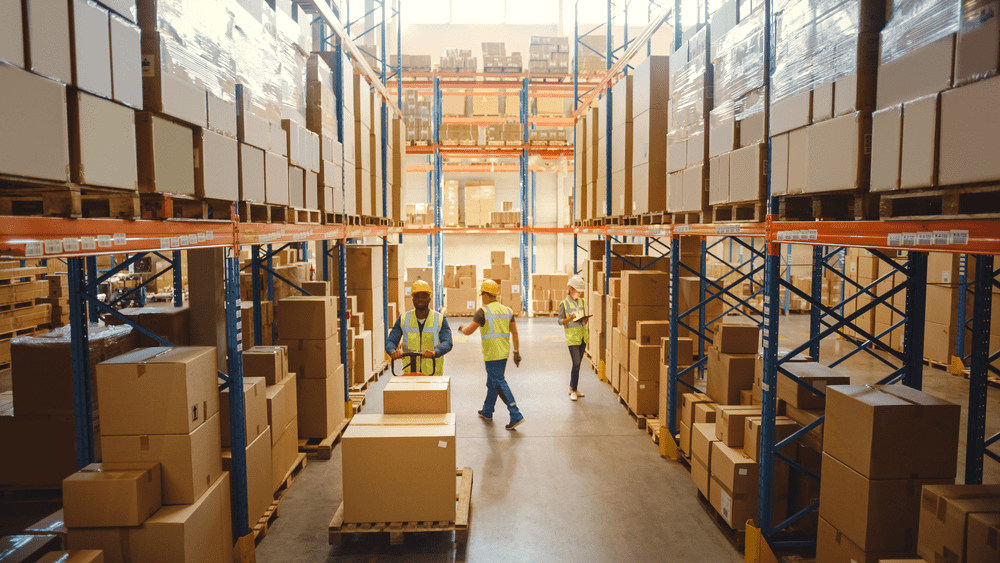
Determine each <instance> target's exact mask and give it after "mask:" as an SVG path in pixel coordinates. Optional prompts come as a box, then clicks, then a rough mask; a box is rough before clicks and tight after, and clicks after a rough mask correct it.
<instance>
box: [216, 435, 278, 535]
mask: <svg viewBox="0 0 1000 563" xmlns="http://www.w3.org/2000/svg"><path fill="white" fill-rule="evenodd" d="M232 457H233V456H232V451H231V450H229V449H226V450H224V451H223V452H222V469H223V470H224V471H227V472H229V471H232ZM246 463H247V523H248V524H249V526H250V528H251V529H253V527H254V526H256V525H257V522H258V521H260V518H261V516H263V515H264V513H265V512H267V509H268V508H270V506H271V505H272V504H274V489H273V488H271V487H272V481H273V478H272V475H271V471H272V460H271V428H270V427H266V428H264V431H263V432H262V433H261V434H260V436H257V439H256V440H254V441H253V442H252V443H250V444H248V445H247V447H246Z"/></svg>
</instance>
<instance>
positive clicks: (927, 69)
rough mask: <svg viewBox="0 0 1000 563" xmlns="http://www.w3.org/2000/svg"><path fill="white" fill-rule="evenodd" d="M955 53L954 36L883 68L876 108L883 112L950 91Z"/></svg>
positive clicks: (880, 71) (898, 59) (913, 52)
mask: <svg viewBox="0 0 1000 563" xmlns="http://www.w3.org/2000/svg"><path fill="white" fill-rule="evenodd" d="M954 53H955V35H954V34H951V35H948V36H947V37H945V38H943V39H940V40H938V41H935V42H934V43H931V44H930V45H927V46H924V47H921V48H919V49H915V50H913V51H911V52H910V53H908V54H906V55H903V56H902V57H898V58H896V59H894V60H892V61H890V62H888V63H886V64H881V65H879V68H878V92H877V101H876V106H877V107H878V108H879V109H883V108H887V107H889V106H891V105H893V104H899V103H903V102H906V101H909V100H915V99H917V98H920V97H922V96H926V95H928V94H936V93H938V92H941V91H942V90H947V89H948V88H950V87H951V86H952V76H953V73H952V70H953V68H954Z"/></svg>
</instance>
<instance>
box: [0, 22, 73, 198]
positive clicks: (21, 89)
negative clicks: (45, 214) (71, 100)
mask: <svg viewBox="0 0 1000 563" xmlns="http://www.w3.org/2000/svg"><path fill="white" fill-rule="evenodd" d="M55 4H58V2H56V3H55ZM32 7H34V4H33V5H32ZM62 10H63V11H65V10H66V3H65V2H63V3H62ZM8 17H9V16H8ZM40 19H43V20H44V19H45V18H44V17H43V18H40ZM62 36H66V38H67V39H68V32H67V28H65V27H64V28H63V30H62ZM48 37H50V36H46V39H45V40H46V41H48ZM59 37H60V35H59V34H58V33H53V34H52V36H51V38H53V39H58V38H59ZM41 40H42V38H41V37H39V41H41ZM49 46H51V47H53V49H54V48H56V46H55V45H49ZM47 51H48V50H47V49H42V53H43V54H44V53H46V52H47ZM67 63H68V47H67ZM0 129H3V130H4V131H20V132H22V134H18V135H3V137H2V139H0V172H2V173H4V174H12V175H15V176H28V177H32V178H42V179H46V180H55V181H59V182H67V181H69V179H70V175H69V170H70V168H69V164H70V161H69V127H68V121H67V110H66V86H64V85H62V84H59V83H57V82H53V81H51V80H47V79H45V78H42V77H41V76H36V75H34V74H32V73H30V72H26V71H23V70H21V69H18V68H14V67H11V66H6V65H0ZM29 133H30V134H29Z"/></svg>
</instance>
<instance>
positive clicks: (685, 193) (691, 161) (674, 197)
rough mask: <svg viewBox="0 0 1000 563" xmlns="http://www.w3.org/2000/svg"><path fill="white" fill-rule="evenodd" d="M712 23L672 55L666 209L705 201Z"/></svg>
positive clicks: (691, 209) (693, 207) (691, 207)
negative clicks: (710, 26) (668, 174)
mask: <svg viewBox="0 0 1000 563" xmlns="http://www.w3.org/2000/svg"><path fill="white" fill-rule="evenodd" d="M709 32H710V28H709V27H704V28H702V29H701V30H700V31H698V33H696V34H695V35H694V36H693V37H692V38H691V39H689V40H687V41H685V42H684V44H682V45H681V48H680V49H678V50H677V51H675V52H674V53H673V54H671V55H670V101H671V104H672V108H671V116H670V128H669V133H668V134H667V172H669V173H670V176H669V177H668V179H667V182H668V186H667V209H668V210H669V211H670V212H671V213H675V214H676V213H701V212H702V211H704V210H705V207H706V206H707V204H708V189H707V188H708V172H709V171H708V167H707V164H708V158H707V157H708V147H709V131H708V112H709V111H711V109H712V79H713V75H712V65H711V62H710V61H709V57H710V55H711V47H710V33H709Z"/></svg>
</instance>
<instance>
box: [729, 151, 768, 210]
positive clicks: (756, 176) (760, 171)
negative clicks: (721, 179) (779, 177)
mask: <svg viewBox="0 0 1000 563" xmlns="http://www.w3.org/2000/svg"><path fill="white" fill-rule="evenodd" d="M766 161H767V150H766V148H765V147H764V145H763V144H762V143H755V144H752V145H750V146H747V147H744V148H741V149H738V150H736V151H733V152H732V153H730V155H729V170H728V178H729V201H730V202H732V203H738V202H744V201H759V200H760V199H761V196H762V193H763V187H764V185H765V184H764V177H765V174H764V171H765V166H766Z"/></svg>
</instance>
